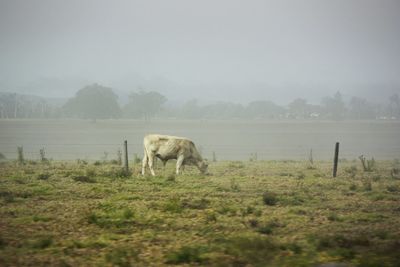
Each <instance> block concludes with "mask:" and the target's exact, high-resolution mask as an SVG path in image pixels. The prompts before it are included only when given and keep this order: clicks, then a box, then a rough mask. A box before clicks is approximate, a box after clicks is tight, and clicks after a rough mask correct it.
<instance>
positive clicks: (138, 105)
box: [123, 91, 167, 120]
mask: <svg viewBox="0 0 400 267" xmlns="http://www.w3.org/2000/svg"><path fill="white" fill-rule="evenodd" d="M166 101H167V98H166V97H165V96H163V95H162V94H160V93H158V92H154V91H151V92H144V91H140V92H138V93H135V92H132V93H131V94H130V95H129V102H128V104H126V105H125V106H124V108H123V111H124V115H125V116H126V117H129V118H144V119H145V120H149V119H150V118H152V117H154V116H156V115H157V114H159V113H160V111H161V109H162V105H163V104H164V103H165V102H166Z"/></svg>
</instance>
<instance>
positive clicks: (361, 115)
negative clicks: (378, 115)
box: [349, 97, 375, 120]
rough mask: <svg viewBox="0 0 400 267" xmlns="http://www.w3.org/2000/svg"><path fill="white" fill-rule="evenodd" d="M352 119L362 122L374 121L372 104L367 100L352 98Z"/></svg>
mask: <svg viewBox="0 0 400 267" xmlns="http://www.w3.org/2000/svg"><path fill="white" fill-rule="evenodd" d="M349 116H350V118H353V119H357V120H362V119H374V118H375V111H374V107H373V106H372V104H370V103H368V102H367V100H366V99H364V98H360V97H352V98H351V100H350V114H349Z"/></svg>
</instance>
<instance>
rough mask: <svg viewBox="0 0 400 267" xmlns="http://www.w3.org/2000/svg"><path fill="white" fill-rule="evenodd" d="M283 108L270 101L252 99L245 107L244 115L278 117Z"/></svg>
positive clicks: (281, 113)
mask: <svg viewBox="0 0 400 267" xmlns="http://www.w3.org/2000/svg"><path fill="white" fill-rule="evenodd" d="M284 113H285V109H284V108H283V107H281V106H278V105H276V104H275V103H274V102H271V101H253V102H250V103H249V104H248V105H247V107H246V115H247V116H248V117H251V118H269V119H275V118H279V117H280V116H282V115H283V114H284Z"/></svg>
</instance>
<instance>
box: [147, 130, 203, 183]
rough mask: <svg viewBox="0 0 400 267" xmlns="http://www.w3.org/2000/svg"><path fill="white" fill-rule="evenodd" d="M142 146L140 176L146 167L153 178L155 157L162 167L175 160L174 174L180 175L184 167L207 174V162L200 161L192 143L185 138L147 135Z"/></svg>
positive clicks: (200, 158)
mask: <svg viewBox="0 0 400 267" xmlns="http://www.w3.org/2000/svg"><path fill="white" fill-rule="evenodd" d="M143 146H144V155H143V162H142V175H144V173H145V168H146V165H148V166H149V168H150V172H151V174H152V175H153V176H155V173H154V169H153V166H154V160H155V157H157V158H159V159H160V160H161V161H162V162H163V164H164V166H165V164H166V163H167V161H168V160H170V159H176V160H177V161H176V174H179V173H180V170H181V167H182V166H184V165H195V166H196V167H197V168H198V169H199V170H200V172H201V173H203V174H205V173H206V172H207V167H208V164H207V162H206V161H205V160H203V159H202V157H201V155H200V153H199V152H198V151H197V149H196V146H195V145H194V143H193V141H191V140H189V139H187V138H185V137H178V136H170V135H159V134H149V135H146V136H145V137H144V139H143Z"/></svg>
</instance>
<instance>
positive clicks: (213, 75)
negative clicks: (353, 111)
mask: <svg viewBox="0 0 400 267" xmlns="http://www.w3.org/2000/svg"><path fill="white" fill-rule="evenodd" d="M399 14H400V1H397V0H393V1H388V0H375V1H371V0H332V1H327V0H326V1H324V0H293V1H287V0H286V1H282V0H279V1H278V0H276V1H267V0H265V1H261V0H260V1H255V0H249V1H244V0H243V1H232V0H219V1H218V0H214V1H211V0H201V1H194V0H158V1H155V0H154V1H152V0H143V1H135V0H130V1H129V0H126V1H111V0H110V1H105V0H91V1H88V0H68V1H63V0H24V1H21V0H0V91H13V90H19V91H22V92H25V93H26V92H27V91H29V90H31V91H32V93H37V94H47V95H49V96H70V95H73V94H74V93H75V91H76V90H78V89H79V88H80V87H82V86H84V85H85V84H86V83H92V82H98V83H101V84H104V85H107V86H111V87H113V88H115V89H116V90H120V91H124V92H128V91H132V90H137V89H138V87H139V86H140V87H141V88H142V89H149V90H157V91H160V92H162V93H165V94H167V96H168V97H169V98H174V97H177V98H179V97H178V94H179V95H180V98H181V99H189V98H194V97H197V98H200V99H203V98H204V99H212V98H215V99H218V100H232V101H249V100H251V99H253V100H254V99H256V98H265V99H267V98H269V99H271V100H276V101H278V102H279V101H283V100H284V99H285V97H286V98H290V99H293V96H294V97H298V96H302V97H309V98H312V97H313V96H314V97H315V98H319V97H321V96H323V95H326V94H331V93H332V92H335V91H337V90H341V92H342V93H344V95H346V93H347V92H346V90H353V91H352V92H356V91H357V90H358V89H357V88H370V89H369V90H376V89H374V88H376V87H374V86H381V85H384V86H388V87H390V88H391V90H397V88H399V87H398V85H399V84H400V73H399V70H400V16H399ZM282 88H285V89H282ZM371 88H372V89H371ZM393 88H394V89H393ZM281 89H282V90H281ZM292 91H293V92H292ZM289 92H291V95H290V97H289V96H288V95H287V94H289ZM357 92H358V91H357ZM182 94H185V95H186V97H182ZM203 94H206V95H207V96H204V95H203ZM293 94H294V95H293Z"/></svg>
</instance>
